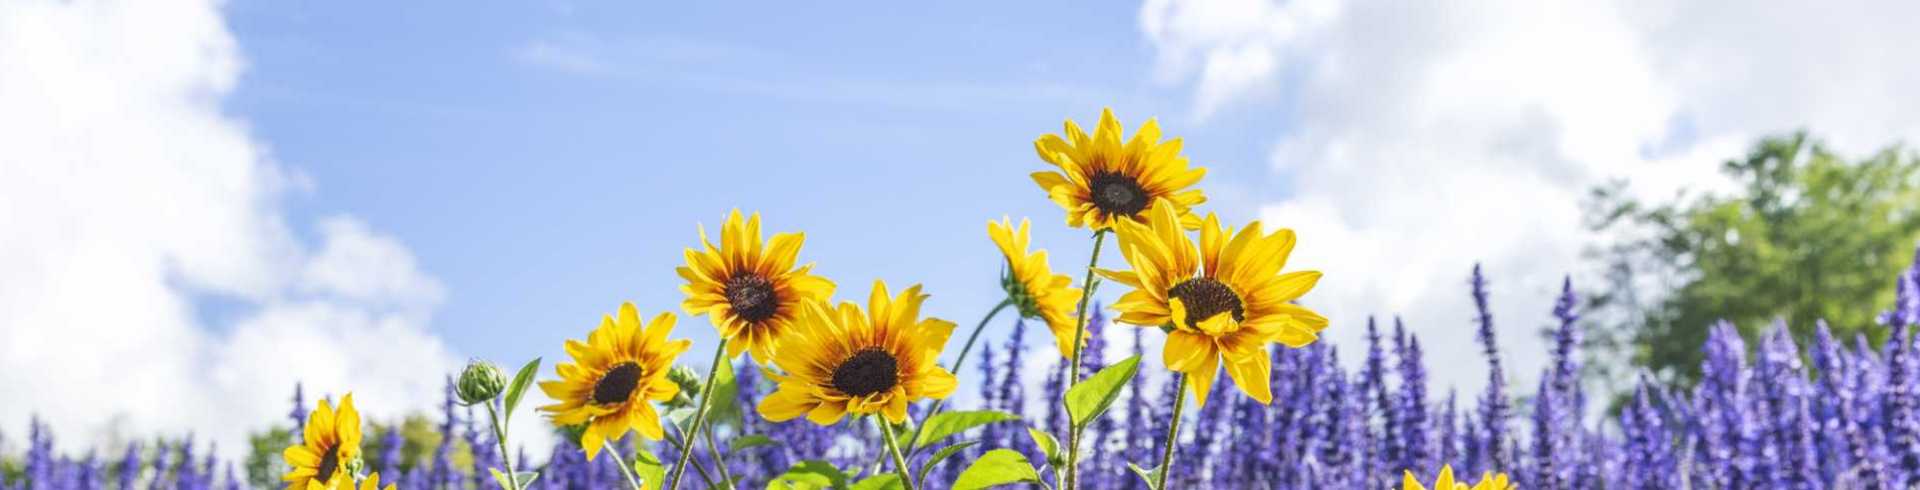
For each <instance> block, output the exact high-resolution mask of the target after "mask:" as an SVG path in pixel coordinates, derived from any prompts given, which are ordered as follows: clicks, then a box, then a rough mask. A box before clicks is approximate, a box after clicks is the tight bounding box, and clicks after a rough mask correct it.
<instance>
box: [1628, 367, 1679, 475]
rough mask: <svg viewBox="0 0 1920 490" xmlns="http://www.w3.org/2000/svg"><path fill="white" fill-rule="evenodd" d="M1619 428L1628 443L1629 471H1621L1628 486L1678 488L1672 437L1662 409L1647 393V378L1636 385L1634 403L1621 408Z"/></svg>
mask: <svg viewBox="0 0 1920 490" xmlns="http://www.w3.org/2000/svg"><path fill="white" fill-rule="evenodd" d="M1620 428H1621V432H1622V433H1623V435H1624V436H1625V437H1626V440H1625V441H1623V443H1624V444H1625V445H1626V447H1625V448H1624V452H1625V454H1624V456H1625V458H1626V463H1625V466H1626V471H1624V472H1622V473H1624V476H1625V477H1626V482H1625V485H1624V486H1625V488H1626V489H1627V490H1658V489H1666V488H1679V487H1680V482H1679V479H1678V478H1677V473H1678V471H1677V469H1676V468H1674V467H1673V466H1672V465H1673V463H1674V460H1673V447H1672V444H1671V443H1670V442H1669V441H1670V440H1671V437H1672V436H1671V435H1670V434H1669V433H1668V432H1667V428H1666V423H1665V421H1664V420H1662V419H1661V414H1660V412H1659V411H1658V410H1657V409H1655V408H1654V406H1653V403H1652V400H1651V398H1650V397H1648V396H1647V384H1646V381H1645V380H1642V381H1641V382H1640V383H1639V384H1638V385H1637V386H1635V387H1634V393H1633V402H1632V403H1631V404H1630V405H1628V406H1627V407H1625V408H1623V409H1621V411H1620Z"/></svg>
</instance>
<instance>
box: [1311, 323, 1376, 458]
mask: <svg viewBox="0 0 1920 490" xmlns="http://www.w3.org/2000/svg"><path fill="white" fill-rule="evenodd" d="M1322 362H1323V363H1324V364H1325V367H1324V369H1325V372H1324V373H1322V374H1323V376H1322V377H1323V378H1325V379H1326V382H1325V383H1321V384H1320V385H1317V386H1313V387H1311V388H1312V389H1313V390H1314V394H1315V395H1314V397H1315V398H1317V399H1319V401H1318V402H1317V403H1316V404H1315V408H1316V412H1317V413H1316V414H1315V415H1314V420H1315V424H1314V432H1313V437H1312V439H1316V440H1320V441H1324V443H1323V444H1320V445H1319V446H1318V447H1317V448H1316V449H1317V450H1316V451H1314V453H1313V458H1314V462H1315V465H1314V466H1313V468H1314V478H1313V485H1314V487H1318V488H1346V487H1350V486H1352V485H1354V483H1355V481H1356V480H1354V479H1353V478H1354V477H1355V476H1356V475H1358V467H1359V464H1358V463H1359V462H1360V458H1356V457H1354V456H1355V454H1354V451H1353V450H1352V448H1355V447H1364V446H1365V445H1366V442H1365V439H1364V437H1365V432H1366V428H1365V426H1364V424H1365V422H1364V420H1359V419H1361V417H1360V416H1359V414H1358V412H1359V410H1358V409H1357V408H1356V405H1357V404H1358V403H1357V401H1356V400H1355V397H1353V396H1352V392H1351V391H1349V384H1348V382H1347V374H1346V372H1345V371H1342V370H1341V368H1340V353H1339V352H1338V351H1335V350H1333V349H1327V355H1326V358H1325V360H1323V361H1322Z"/></svg>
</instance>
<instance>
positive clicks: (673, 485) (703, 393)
mask: <svg viewBox="0 0 1920 490" xmlns="http://www.w3.org/2000/svg"><path fill="white" fill-rule="evenodd" d="M726 356H727V339H725V338H721V339H720V345H719V346H717V347H714V349H713V363H712V364H709V365H707V383H706V387H705V388H701V389H700V407H699V408H695V409H694V410H693V425H692V426H689V427H687V435H688V436H689V437H688V438H687V450H685V451H680V462H678V463H674V464H673V477H671V478H668V479H667V490H678V489H679V488H680V479H681V478H682V477H685V476H686V473H687V461H688V460H691V459H693V444H694V440H693V438H692V437H691V436H692V435H693V434H699V433H700V426H701V425H702V424H705V423H706V422H707V406H708V405H709V402H712V401H713V381H714V378H717V377H719V376H717V375H718V374H720V362H721V361H724V360H726ZM714 464H715V465H716V466H717V465H719V464H720V462H719V461H715V462H714Z"/></svg>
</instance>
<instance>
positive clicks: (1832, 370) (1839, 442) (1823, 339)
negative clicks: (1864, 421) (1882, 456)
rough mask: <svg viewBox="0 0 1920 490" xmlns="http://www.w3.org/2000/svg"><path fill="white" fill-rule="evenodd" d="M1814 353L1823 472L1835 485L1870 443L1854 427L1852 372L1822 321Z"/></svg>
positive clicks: (1817, 327) (1815, 409)
mask: <svg viewBox="0 0 1920 490" xmlns="http://www.w3.org/2000/svg"><path fill="white" fill-rule="evenodd" d="M1813 337H1814V342H1813V349H1812V350H1811V351H1809V352H1808V355H1809V357H1811V358H1812V359H1813V368H1814V370H1815V371H1818V372H1819V375H1818V377H1817V378H1816V379H1815V381H1816V382H1817V383H1818V384H1816V385H1815V387H1814V390H1815V394H1814V396H1813V402H1814V406H1813V417H1814V419H1815V420H1816V422H1815V426H1816V427H1817V428H1818V431H1819V434H1820V437H1819V438H1818V441H1817V442H1818V444H1819V453H1820V454H1823V455H1826V458H1824V459H1823V461H1824V464H1822V468H1821V470H1822V471H1821V477H1822V479H1823V480H1824V481H1834V479H1835V478H1836V477H1837V476H1838V475H1839V472H1840V471H1843V470H1844V469H1846V468H1850V467H1852V466H1853V463H1854V461H1857V460H1858V459H1857V458H1858V457H1859V456H1860V455H1861V454H1862V453H1863V452H1864V451H1863V450H1864V449H1865V446H1866V440H1865V439H1864V438H1862V437H1860V436H1861V435H1862V434H1860V433H1859V426H1857V425H1854V421H1855V418H1854V416H1853V399H1854V397H1855V396H1857V394H1856V393H1854V389H1853V386H1851V384H1850V382H1849V381H1851V379H1852V373H1851V372H1850V371H1851V369H1850V367H1849V366H1848V365H1847V363H1846V362H1845V361H1846V358H1845V354H1844V353H1842V352H1841V351H1840V345H1839V342H1836V341H1834V339H1833V331H1832V330H1831V329H1829V328H1828V327H1827V322H1826V321H1824V320H1822V321H1819V322H1817V323H1815V324H1814V332H1813Z"/></svg>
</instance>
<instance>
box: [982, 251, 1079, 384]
mask: <svg viewBox="0 0 1920 490" xmlns="http://www.w3.org/2000/svg"><path fill="white" fill-rule="evenodd" d="M1029 225H1030V223H1029V222H1028V221H1027V220H1026V219H1024V218H1023V219H1021V220H1020V227H1019V228H1014V227H1013V224H1012V220H1011V219H1010V218H1001V219H1000V221H988V222H987V236H989V237H992V238H993V243H994V244H995V245H999V246H1000V254H1001V255H1002V256H1005V257H1006V259H1007V272H1006V274H1005V277H1003V278H1001V280H1000V283H1001V284H1000V286H1001V288H1004V289H1006V291H1007V297H1008V298H1009V299H1011V300H1012V301H1013V305H1014V307H1015V308H1018V309H1019V310H1020V316H1022V317H1026V318H1038V319H1041V320H1045V321H1046V322H1047V329H1048V330H1052V331H1053V339H1054V344H1055V345H1058V346H1059V347H1060V357H1062V358H1072V357H1073V344H1072V343H1071V342H1072V341H1071V340H1068V339H1069V338H1071V337H1073V332H1074V331H1075V330H1078V329H1077V328H1075V327H1076V325H1074V322H1075V321H1077V320H1078V318H1076V317H1075V316H1074V309H1075V308H1076V307H1078V306H1079V304H1078V303H1079V302H1080V288H1076V287H1073V278H1072V277H1068V276H1067V275H1066V274H1054V273H1053V267H1052V266H1050V265H1048V264H1047V251H1046V250H1035V251H1034V252H1033V253H1027V244H1028V243H1029V242H1030V241H1031V240H1030V236H1029V234H1028V227H1029Z"/></svg>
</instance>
